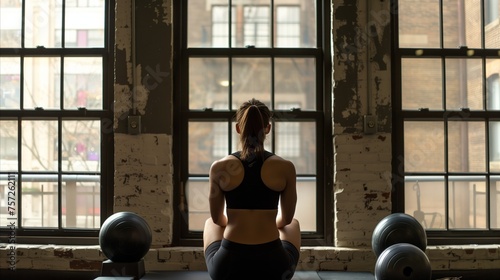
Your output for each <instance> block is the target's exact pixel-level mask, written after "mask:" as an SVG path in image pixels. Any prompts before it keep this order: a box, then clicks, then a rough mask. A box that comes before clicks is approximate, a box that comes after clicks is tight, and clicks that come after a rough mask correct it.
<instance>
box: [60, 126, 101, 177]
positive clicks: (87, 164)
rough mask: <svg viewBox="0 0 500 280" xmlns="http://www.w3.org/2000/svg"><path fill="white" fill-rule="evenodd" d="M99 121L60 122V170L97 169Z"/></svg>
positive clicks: (98, 162) (98, 158)
mask: <svg viewBox="0 0 500 280" xmlns="http://www.w3.org/2000/svg"><path fill="white" fill-rule="evenodd" d="M100 132H101V129H100V121H98V120H92V121H63V122H62V143H61V144H62V147H61V152H62V164H61V165H62V170H63V171H99V170H100V157H101V149H100V147H101V146H100V145H101V137H100V136H101V134H100Z"/></svg>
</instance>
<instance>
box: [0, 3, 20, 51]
mask: <svg viewBox="0 0 500 280" xmlns="http://www.w3.org/2000/svg"><path fill="white" fill-rule="evenodd" d="M21 4H22V2H21V1H8V2H7V1H2V3H0V7H1V8H0V48H19V47H21V28H22V9H21Z"/></svg>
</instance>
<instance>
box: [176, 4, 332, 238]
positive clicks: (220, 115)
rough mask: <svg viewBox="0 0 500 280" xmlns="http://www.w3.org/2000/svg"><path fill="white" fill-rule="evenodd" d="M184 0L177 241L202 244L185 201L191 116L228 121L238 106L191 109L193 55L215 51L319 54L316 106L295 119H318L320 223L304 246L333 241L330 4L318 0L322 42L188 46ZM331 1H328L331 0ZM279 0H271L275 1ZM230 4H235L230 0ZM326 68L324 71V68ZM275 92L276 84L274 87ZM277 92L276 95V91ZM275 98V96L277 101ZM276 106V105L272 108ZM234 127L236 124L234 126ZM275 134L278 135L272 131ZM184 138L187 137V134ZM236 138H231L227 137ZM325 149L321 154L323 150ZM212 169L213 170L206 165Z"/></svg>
mask: <svg viewBox="0 0 500 280" xmlns="http://www.w3.org/2000/svg"><path fill="white" fill-rule="evenodd" d="M179 2H181V3H177V2H176V3H173V5H174V15H177V16H176V17H175V16H174V24H175V25H176V26H178V28H174V30H175V31H174V45H175V49H176V52H177V53H178V55H177V56H174V64H173V67H174V75H177V78H175V77H174V97H173V99H174V119H177V120H176V121H174V128H173V131H175V132H176V135H174V138H173V159H174V205H176V206H175V207H174V224H173V228H174V232H173V234H174V235H173V242H174V245H181V246H201V245H202V232H201V231H199V232H190V231H189V230H188V222H187V220H188V218H187V217H188V216H187V215H188V212H187V207H186V197H185V189H184V188H185V185H184V184H185V182H186V181H187V175H188V170H187V169H188V166H187V164H183V162H185V161H183V160H182V159H184V158H185V157H186V155H187V154H188V150H187V149H188V147H187V146H188V145H187V141H185V139H187V137H188V125H187V124H188V121H203V120H206V119H207V118H210V121H216V120H220V121H225V122H228V124H231V123H232V122H231V121H232V119H233V117H234V114H235V109H234V108H233V110H212V109H211V108H207V109H205V110H189V109H186V108H188V106H189V96H188V94H186V92H187V91H186V89H188V86H189V85H188V83H189V82H188V78H187V77H188V76H189V69H188V66H187V60H188V59H189V58H190V57H197V56H199V57H201V56H204V55H209V56H212V57H228V59H231V58H233V57H267V58H281V57H285V58H286V57H294V56H300V57H316V58H317V61H318V62H319V63H317V65H316V72H317V73H318V74H317V76H316V89H317V92H318V94H317V96H316V101H315V102H316V111H307V110H304V111H300V110H295V111H293V115H295V118H294V119H293V121H304V120H312V119H315V120H316V122H317V125H316V129H317V132H316V133H317V143H318V146H317V155H318V156H317V159H316V161H317V163H316V164H317V167H316V170H317V174H316V176H317V180H318V182H317V190H318V192H317V194H316V197H317V198H316V201H317V228H318V231H317V232H315V233H303V234H302V244H303V245H305V246H321V245H333V235H334V232H333V215H332V210H333V207H334V206H333V199H332V193H331V189H332V187H333V141H332V140H331V135H332V117H331V116H332V96H331V79H330V77H331V68H332V65H331V54H330V33H331V32H330V30H331V26H330V6H329V4H328V3H326V2H325V1H318V2H319V3H318V5H317V11H321V12H320V13H318V12H317V17H316V30H317V39H316V40H317V46H321V48H302V49H297V48H271V47H269V48H244V47H232V46H228V47H227V48H202V47H200V48H189V47H188V44H187V36H186V34H185V33H186V32H187V30H186V29H187V28H186V26H187V21H188V19H187V7H188V4H187V1H179ZM327 2H328V1H327ZM273 5H274V1H271V2H270V6H269V7H270V11H272V10H273V9H274V8H273V9H271V6H273ZM228 6H232V3H231V2H230V1H229V3H228ZM274 21H275V15H272V17H271V22H270V23H269V24H270V26H271V28H270V34H271V36H270V38H271V42H270V43H271V46H272V45H274V44H275V42H274V34H275V31H274V28H273V27H272V26H273V25H274ZM320 73H322V75H321V74H320ZM271 94H272V96H274V90H273V91H272V93H271ZM271 98H272V97H271ZM231 103H232V98H231V95H229V104H231ZM273 103H274V102H273ZM270 109H272V110H273V109H274V108H270ZM273 112H274V115H275V119H277V120H278V121H286V120H284V119H281V120H280V119H279V116H285V115H287V114H288V115H290V114H289V113H290V110H274V111H273ZM231 129H232V127H231ZM228 138H229V139H228V141H231V133H229V136H228ZM273 138H274V137H273ZM183 139H184V140H183ZM329 139H330V141H329ZM228 143H231V142H228ZM320 155H321V156H320ZM207 174H208V170H207Z"/></svg>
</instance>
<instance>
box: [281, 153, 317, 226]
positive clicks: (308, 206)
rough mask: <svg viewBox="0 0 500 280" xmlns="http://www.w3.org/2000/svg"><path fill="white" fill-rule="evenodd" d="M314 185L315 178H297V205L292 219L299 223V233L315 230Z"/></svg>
mask: <svg viewBox="0 0 500 280" xmlns="http://www.w3.org/2000/svg"><path fill="white" fill-rule="evenodd" d="M294 163H296V162H294ZM316 184H317V182H316V179H315V178H304V177H298V178H297V205H296V207H295V215H294V218H296V219H297V220H299V221H300V231H302V232H304V231H316V229H317V227H316V215H317V213H316V211H317V207H316ZM280 212H281V211H280Z"/></svg>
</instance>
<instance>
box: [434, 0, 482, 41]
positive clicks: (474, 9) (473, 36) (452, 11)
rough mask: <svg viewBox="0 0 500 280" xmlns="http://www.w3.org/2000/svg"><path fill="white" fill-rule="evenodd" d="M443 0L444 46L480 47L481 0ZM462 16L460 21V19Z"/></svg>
mask: <svg viewBox="0 0 500 280" xmlns="http://www.w3.org/2000/svg"><path fill="white" fill-rule="evenodd" d="M458 3H463V7H461V6H460V4H457V1H455V0H444V1H443V15H444V19H443V21H444V23H443V24H444V28H443V32H444V34H443V36H444V47H445V48H453V49H454V48H458V47H459V46H467V47H469V48H480V47H481V0H467V1H461V2H458ZM461 18H463V20H462V21H460V19H461Z"/></svg>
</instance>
